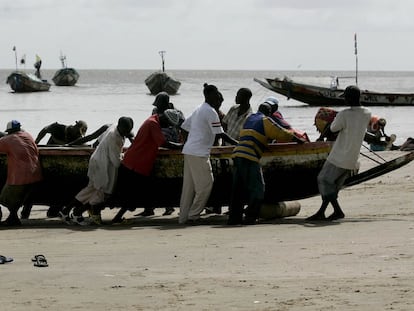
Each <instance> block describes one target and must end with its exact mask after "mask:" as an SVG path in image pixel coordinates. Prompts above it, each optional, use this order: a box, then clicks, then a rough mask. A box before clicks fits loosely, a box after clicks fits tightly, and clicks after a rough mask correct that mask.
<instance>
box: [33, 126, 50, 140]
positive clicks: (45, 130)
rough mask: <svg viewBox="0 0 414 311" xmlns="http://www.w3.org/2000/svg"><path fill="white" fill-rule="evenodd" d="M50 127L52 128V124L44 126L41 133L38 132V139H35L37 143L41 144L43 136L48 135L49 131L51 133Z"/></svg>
mask: <svg viewBox="0 0 414 311" xmlns="http://www.w3.org/2000/svg"><path fill="white" fill-rule="evenodd" d="M49 128H50V125H48V126H45V127H44V128H43V129H42V130H41V131H40V132H39V134H37V137H36V140H35V143H36V145H38V144H39V142H40V141H41V140H42V138H43V137H45V135H46V134H47V133H50V130H49Z"/></svg>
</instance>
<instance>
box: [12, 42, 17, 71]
mask: <svg viewBox="0 0 414 311" xmlns="http://www.w3.org/2000/svg"><path fill="white" fill-rule="evenodd" d="M13 51H14V58H15V60H16V71H17V51H16V46H13Z"/></svg>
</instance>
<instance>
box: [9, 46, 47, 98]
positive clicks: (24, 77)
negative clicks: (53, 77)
mask: <svg viewBox="0 0 414 311" xmlns="http://www.w3.org/2000/svg"><path fill="white" fill-rule="evenodd" d="M15 49H16V48H15V47H14V48H13V50H14V51H15ZM21 63H23V64H24V63H25V60H24V59H23V58H22V60H21ZM41 66H42V60H41V59H40V57H39V56H38V55H36V62H35V64H34V67H35V68H36V72H35V73H34V74H32V73H25V72H23V71H20V70H17V56H16V70H15V71H13V72H12V73H11V74H10V75H9V76H8V77H7V80H6V83H7V84H9V85H10V87H11V88H12V90H13V91H15V92H16V93H23V92H40V91H49V89H50V83H49V82H47V80H44V79H42V76H41V74H40V67H41Z"/></svg>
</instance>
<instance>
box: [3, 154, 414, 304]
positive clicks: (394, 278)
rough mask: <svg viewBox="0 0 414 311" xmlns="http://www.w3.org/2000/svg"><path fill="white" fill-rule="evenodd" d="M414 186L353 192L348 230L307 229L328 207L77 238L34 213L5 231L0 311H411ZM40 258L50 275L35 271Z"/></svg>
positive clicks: (156, 220)
mask: <svg viewBox="0 0 414 311" xmlns="http://www.w3.org/2000/svg"><path fill="white" fill-rule="evenodd" d="M361 161H362V162H363V163H365V164H368V162H369V160H367V159H364V158H361ZM413 176H414V163H411V164H409V165H408V166H405V167H403V168H401V169H399V170H397V171H394V172H392V173H389V174H387V175H385V176H382V177H379V178H376V179H374V180H371V181H368V182H365V183H363V184H361V185H357V186H353V187H350V188H348V189H344V190H343V191H342V192H341V193H340V197H339V200H340V203H342V208H343V210H344V212H345V214H346V218H345V219H343V220H340V221H334V222H313V223H309V222H306V221H305V218H306V217H308V216H310V215H311V214H313V213H314V212H315V211H316V210H317V209H318V208H319V205H320V198H319V197H313V198H309V199H306V200H301V201H300V204H301V211H300V213H299V214H298V215H297V216H295V217H289V218H284V219H277V220H270V221H266V222H264V223H262V224H259V225H256V226H248V227H241V226H239V227H227V226H225V222H226V216H224V215H211V216H210V215H206V216H204V217H205V218H207V220H208V223H207V224H204V225H201V226H190V227H183V226H179V225H178V224H177V222H178V218H177V212H178V210H177V209H176V212H175V213H174V214H173V215H171V216H161V214H162V212H163V209H159V210H157V211H156V215H155V216H152V217H148V218H142V217H137V218H134V216H133V215H134V214H136V213H138V212H139V211H140V210H137V211H136V212H135V213H127V214H126V215H125V216H126V217H127V218H130V219H131V220H132V223H131V224H127V225H119V226H109V225H107V226H102V227H79V226H68V225H65V224H62V222H61V221H60V220H59V219H47V218H45V217H46V216H45V215H46V207H44V206H35V207H34V208H33V211H32V215H31V219H29V220H27V221H25V223H24V225H23V226H22V227H19V228H0V254H1V255H5V256H10V257H13V258H14V262H12V263H8V264H4V265H0V276H1V277H0V280H1V282H0V290H1V294H0V302H1V309H2V310H7V311H14V310H99V311H102V310H315V311H316V310H413V309H414V269H413V267H414V209H413V201H414V182H413V181H414V180H413V178H414V177H413ZM3 212H4V208H3ZM329 212H330V210H328V213H329ZM113 215H114V211H111V210H105V212H104V219H105V220H107V221H109V220H110V219H111V217H112V216H113ZM5 216H6V215H3V218H4V217H5ZM35 254H44V255H45V256H46V259H47V260H48V263H49V266H48V267H44V268H39V267H35V266H34V265H33V263H32V262H31V258H32V257H33V256H34V255H35Z"/></svg>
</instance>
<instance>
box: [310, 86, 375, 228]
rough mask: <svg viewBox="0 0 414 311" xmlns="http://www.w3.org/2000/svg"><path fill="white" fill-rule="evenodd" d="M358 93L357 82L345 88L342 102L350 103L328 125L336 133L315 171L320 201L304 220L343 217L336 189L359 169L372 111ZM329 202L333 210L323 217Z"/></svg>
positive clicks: (359, 92)
mask: <svg viewBox="0 0 414 311" xmlns="http://www.w3.org/2000/svg"><path fill="white" fill-rule="evenodd" d="M360 96H361V91H360V90H359V88H358V87H357V86H348V87H347V88H346V89H345V92H344V97H345V103H347V104H348V105H350V106H351V107H350V108H347V109H345V110H342V111H341V112H339V113H338V114H337V115H336V117H335V119H334V121H333V122H332V124H331V126H330V129H331V131H332V132H338V133H339V134H338V137H337V139H336V141H335V143H334V145H333V147H332V150H331V152H330V153H329V156H328V158H327V160H326V162H325V164H324V166H323V167H322V170H321V171H320V173H319V175H318V187H319V192H320V194H321V196H322V205H321V207H320V209H319V210H318V212H317V213H316V214H314V215H312V216H310V217H309V218H307V220H336V219H340V218H344V217H345V214H344V212H343V211H342V209H341V207H340V206H339V203H338V193H339V190H340V189H341V187H342V186H343V184H344V182H345V180H346V178H347V177H349V176H350V175H351V173H352V172H353V171H355V170H357V169H358V166H359V163H358V157H359V152H360V149H361V144H362V140H363V138H364V135H365V131H366V128H367V125H368V122H369V120H370V119H371V112H370V111H369V110H368V109H367V108H364V107H362V106H361V104H360V101H359V99H360ZM329 203H331V204H332V206H333V209H334V212H333V213H332V214H331V215H330V216H329V217H328V218H325V210H326V208H327V207H328V205H329Z"/></svg>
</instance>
